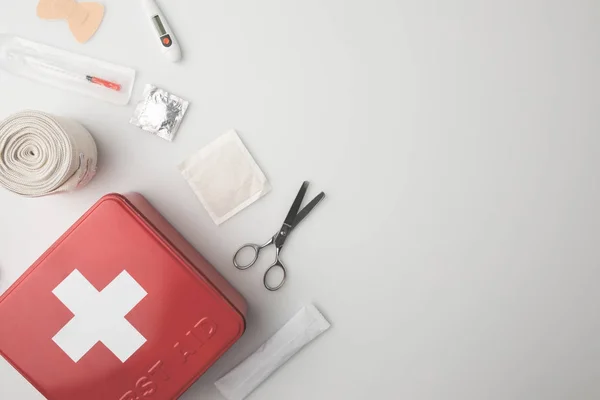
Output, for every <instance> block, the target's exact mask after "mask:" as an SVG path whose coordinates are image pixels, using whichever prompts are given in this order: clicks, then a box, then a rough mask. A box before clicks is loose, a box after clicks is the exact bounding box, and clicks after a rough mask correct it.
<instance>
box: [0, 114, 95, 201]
mask: <svg viewBox="0 0 600 400" xmlns="http://www.w3.org/2000/svg"><path fill="white" fill-rule="evenodd" d="M97 158H98V153H97V149H96V143H95V142H94V138H92V135H90V133H89V132H88V131H87V130H86V129H85V128H84V127H83V126H81V125H80V124H79V123H77V122H75V121H73V120H71V119H68V118H63V117H55V116H52V115H49V114H46V113H43V112H39V111H24V112H20V113H17V114H14V115H12V116H10V117H8V118H7V119H5V120H4V121H2V122H0V186H2V187H4V188H6V189H8V190H10V191H12V192H15V193H18V194H20V195H23V196H28V197H38V196H44V195H47V194H53V193H58V192H67V191H71V190H74V189H76V188H78V187H80V186H83V185H85V184H86V183H88V182H89V181H90V180H91V179H92V177H93V176H94V175H95V173H96V163H97Z"/></svg>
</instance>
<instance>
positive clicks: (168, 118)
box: [129, 85, 189, 142]
mask: <svg viewBox="0 0 600 400" xmlns="http://www.w3.org/2000/svg"><path fill="white" fill-rule="evenodd" d="M188 105H189V102H188V101H187V100H183V99H182V98H181V97H177V96H175V95H173V94H171V93H169V92H167V91H166V90H163V89H160V88H157V87H156V86H154V85H146V88H145V89H144V98H143V99H142V100H141V101H140V102H139V103H138V105H137V106H136V108H135V111H134V112H133V115H132V116H131V119H130V120H129V123H130V124H133V125H135V126H137V127H138V128H141V129H143V130H145V131H146V132H150V133H153V134H155V135H156V136H158V137H160V138H163V139H165V140H168V141H169V142H172V141H173V139H174V138H175V133H177V129H179V125H180V124H181V120H182V119H183V116H184V115H185V112H186V110H187V108H188Z"/></svg>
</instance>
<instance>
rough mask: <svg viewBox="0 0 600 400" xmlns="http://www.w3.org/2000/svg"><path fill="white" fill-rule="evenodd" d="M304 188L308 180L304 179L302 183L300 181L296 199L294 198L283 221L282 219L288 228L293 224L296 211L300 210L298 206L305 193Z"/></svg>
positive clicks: (306, 186) (306, 187)
mask: <svg viewBox="0 0 600 400" xmlns="http://www.w3.org/2000/svg"><path fill="white" fill-rule="evenodd" d="M306 189H308V181H304V183H302V186H301V187H300V190H299V191H298V194H297V195H296V199H295V200H294V203H293V204H292V207H291V208H290V211H289V212H288V215H287V217H285V221H283V224H284V225H287V226H289V227H290V228H291V227H292V226H293V225H294V220H295V219H296V216H297V215H298V211H299V210H300V206H301V205H302V200H303V199H304V195H305V194H306Z"/></svg>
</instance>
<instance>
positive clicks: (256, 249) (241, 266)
mask: <svg viewBox="0 0 600 400" xmlns="http://www.w3.org/2000/svg"><path fill="white" fill-rule="evenodd" d="M263 247H264V246H259V245H257V244H252V243H248V244H245V245H243V246H242V247H240V248H239V250H238V251H236V252H235V254H234V255H233V265H234V267H236V268H237V269H240V270H244V269H248V268H250V267H251V266H253V265H254V264H255V263H256V260H258V253H259V252H260V249H262V248H263ZM244 249H252V251H253V252H254V258H252V260H251V261H250V262H249V263H248V264H240V263H239V262H238V255H239V254H240V252H241V251H242V250H244Z"/></svg>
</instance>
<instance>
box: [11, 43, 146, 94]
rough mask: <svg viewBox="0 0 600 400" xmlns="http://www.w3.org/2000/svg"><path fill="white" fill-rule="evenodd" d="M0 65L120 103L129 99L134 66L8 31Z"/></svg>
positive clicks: (133, 77) (26, 75)
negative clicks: (35, 40) (21, 36)
mask: <svg viewBox="0 0 600 400" xmlns="http://www.w3.org/2000/svg"><path fill="white" fill-rule="evenodd" d="M0 68H1V69H3V70H5V71H8V72H10V73H12V74H14V75H18V76H22V77H25V78H28V79H31V80H34V81H38V82H42V83H46V84H48V85H51V86H54V87H57V88H59V89H63V90H69V91H72V92H76V93H79V94H83V95H87V96H91V97H94V98H97V99H100V100H104V101H107V102H109V103H113V104H117V105H126V104H127V103H129V98H130V97H131V91H132V89H133V84H134V82H135V70H133V69H131V68H127V67H123V66H120V65H116V64H111V63H108V62H105V61H101V60H97V59H94V58H91V57H86V56H82V55H79V54H75V53H71V52H69V51H66V50H61V49H58V48H56V47H52V46H47V45H44V44H41V43H36V42H33V41H31V40H27V39H23V38H20V37H17V36H12V35H8V34H0Z"/></svg>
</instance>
